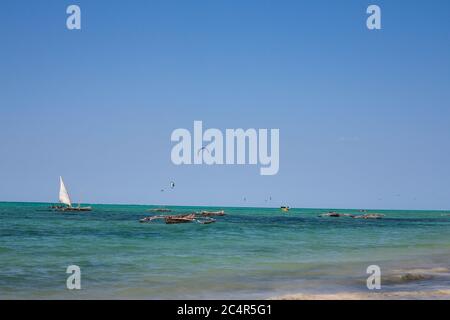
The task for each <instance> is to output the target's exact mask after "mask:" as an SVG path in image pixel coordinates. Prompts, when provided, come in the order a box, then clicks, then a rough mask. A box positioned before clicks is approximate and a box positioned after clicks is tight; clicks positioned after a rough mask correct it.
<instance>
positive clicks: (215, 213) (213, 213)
mask: <svg viewBox="0 0 450 320" xmlns="http://www.w3.org/2000/svg"><path fill="white" fill-rule="evenodd" d="M199 214H200V215H202V216H204V217H213V216H224V215H225V211H224V210H220V211H201V212H200V213H199Z"/></svg>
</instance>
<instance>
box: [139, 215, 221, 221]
mask: <svg viewBox="0 0 450 320" xmlns="http://www.w3.org/2000/svg"><path fill="white" fill-rule="evenodd" d="M158 219H161V220H164V222H165V223H166V224H177V223H191V222H197V223H200V224H210V223H214V222H216V220H214V219H212V218H208V217H197V216H196V214H195V213H189V214H179V215H172V216H151V217H145V218H143V219H141V220H139V222H141V223H145V222H152V221H154V220H158Z"/></svg>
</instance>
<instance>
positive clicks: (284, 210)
mask: <svg viewBox="0 0 450 320" xmlns="http://www.w3.org/2000/svg"><path fill="white" fill-rule="evenodd" d="M280 209H281V211H283V212H288V211H289V209H290V208H289V207H288V206H282V207H281V208H280Z"/></svg>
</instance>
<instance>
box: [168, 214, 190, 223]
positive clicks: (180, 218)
mask: <svg viewBox="0 0 450 320" xmlns="http://www.w3.org/2000/svg"><path fill="white" fill-rule="evenodd" d="M194 220H195V214H194V213H192V214H187V215H176V216H167V217H164V221H165V222H166V224H175V223H188V222H193V221H194Z"/></svg>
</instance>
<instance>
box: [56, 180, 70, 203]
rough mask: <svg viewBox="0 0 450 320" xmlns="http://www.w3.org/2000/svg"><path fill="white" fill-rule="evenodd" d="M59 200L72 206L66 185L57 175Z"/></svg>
mask: <svg viewBox="0 0 450 320" xmlns="http://www.w3.org/2000/svg"><path fill="white" fill-rule="evenodd" d="M59 202H61V203H64V204H66V205H68V206H69V207H71V206H72V202H71V201H70V197H69V193H68V192H67V189H66V186H65V185H64V181H63V179H62V177H59Z"/></svg>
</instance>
